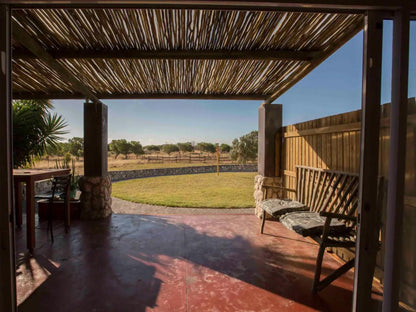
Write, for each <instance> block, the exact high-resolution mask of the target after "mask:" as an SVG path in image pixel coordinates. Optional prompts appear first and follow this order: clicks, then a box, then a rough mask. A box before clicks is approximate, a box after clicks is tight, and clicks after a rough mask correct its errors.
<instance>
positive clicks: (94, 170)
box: [84, 102, 108, 177]
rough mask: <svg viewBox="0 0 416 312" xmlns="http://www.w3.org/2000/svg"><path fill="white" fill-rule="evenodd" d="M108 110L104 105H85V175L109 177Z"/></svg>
mask: <svg viewBox="0 0 416 312" xmlns="http://www.w3.org/2000/svg"><path fill="white" fill-rule="evenodd" d="M107 140H108V108H107V106H106V105H104V104H103V103H101V102H99V103H96V102H95V103H88V102H86V103H85V104H84V175H86V176H89V177H102V176H106V175H107Z"/></svg>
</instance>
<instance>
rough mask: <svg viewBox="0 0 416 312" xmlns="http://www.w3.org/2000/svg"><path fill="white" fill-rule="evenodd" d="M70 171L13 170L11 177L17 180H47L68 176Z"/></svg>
mask: <svg viewBox="0 0 416 312" xmlns="http://www.w3.org/2000/svg"><path fill="white" fill-rule="evenodd" d="M70 171H71V169H69V168H67V169H13V177H14V178H15V180H16V179H17V180H19V179H25V178H27V179H30V178H33V179H37V180H38V179H48V178H50V177H52V176H59V175H64V174H68V173H69V172H70Z"/></svg>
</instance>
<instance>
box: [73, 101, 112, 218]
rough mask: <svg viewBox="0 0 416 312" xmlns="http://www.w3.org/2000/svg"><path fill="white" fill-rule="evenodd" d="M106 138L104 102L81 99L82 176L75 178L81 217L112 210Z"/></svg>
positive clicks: (95, 215) (106, 110)
mask: <svg viewBox="0 0 416 312" xmlns="http://www.w3.org/2000/svg"><path fill="white" fill-rule="evenodd" d="M107 141H108V108H107V106H106V105H104V104H103V103H88V102H86V103H84V176H83V177H82V178H81V179H80V182H79V186H80V189H81V198H80V199H81V206H82V208H81V218H82V219H99V218H105V217H107V216H109V215H111V213H112V210H111V178H110V176H109V175H108V172H107Z"/></svg>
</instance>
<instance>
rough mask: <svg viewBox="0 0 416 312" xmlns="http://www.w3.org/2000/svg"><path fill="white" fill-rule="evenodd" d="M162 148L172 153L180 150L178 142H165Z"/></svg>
mask: <svg viewBox="0 0 416 312" xmlns="http://www.w3.org/2000/svg"><path fill="white" fill-rule="evenodd" d="M162 150H163V151H164V152H165V153H167V154H168V155H170V153H173V152H179V147H178V146H177V145H176V144H164V145H163V146H162Z"/></svg>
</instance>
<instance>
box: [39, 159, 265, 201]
mask: <svg viewBox="0 0 416 312" xmlns="http://www.w3.org/2000/svg"><path fill="white" fill-rule="evenodd" d="M212 172H217V166H195V167H178V168H157V169H141V170H125V171H109V172H108V174H109V176H110V177H111V181H112V182H115V181H122V180H129V179H138V178H150V177H158V176H167V175H182V174H197V173H212ZM220 172H257V164H249V165H220ZM35 189H36V191H35V192H36V194H42V193H47V192H48V191H50V189H51V182H50V180H44V181H39V182H36V183H35Z"/></svg>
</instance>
